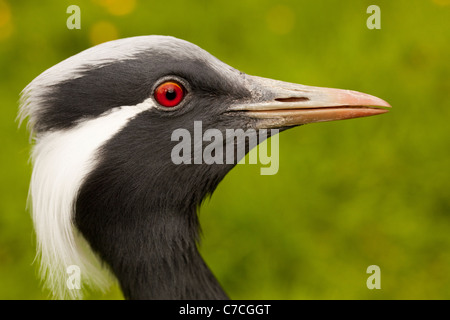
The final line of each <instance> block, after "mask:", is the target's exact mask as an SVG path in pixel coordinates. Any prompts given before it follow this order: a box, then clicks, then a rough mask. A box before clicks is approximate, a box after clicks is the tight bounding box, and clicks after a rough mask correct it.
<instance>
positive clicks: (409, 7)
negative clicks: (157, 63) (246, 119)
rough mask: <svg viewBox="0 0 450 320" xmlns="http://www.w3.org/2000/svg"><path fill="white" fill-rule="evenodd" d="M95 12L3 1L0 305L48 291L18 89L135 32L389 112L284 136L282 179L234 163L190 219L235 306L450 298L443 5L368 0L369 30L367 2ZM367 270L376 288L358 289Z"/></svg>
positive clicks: (449, 73)
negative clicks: (74, 25) (341, 91)
mask: <svg viewBox="0 0 450 320" xmlns="http://www.w3.org/2000/svg"><path fill="white" fill-rule="evenodd" d="M107 3H110V6H111V5H112V4H114V3H115V1H109V2H108V1H101V0H97V1H86V0H85V1H76V3H75V2H73V3H72V2H70V1H58V2H56V1H27V2H25V1H5V0H0V70H1V76H0V92H1V94H0V106H1V115H2V116H1V117H0V130H1V139H2V140H1V141H2V152H1V156H0V168H1V176H0V177H1V183H0V188H1V189H0V299H46V298H47V296H48V293H47V292H45V291H42V290H41V289H40V286H39V282H38V280H37V277H36V270H37V265H36V263H33V260H34V254H35V241H34V234H33V228H32V222H31V218H30V214H29V213H28V212H27V211H26V208H25V206H26V198H27V188H28V183H29V179H30V175H31V168H30V165H29V163H28V156H29V150H30V146H29V144H28V134H27V132H26V129H25V126H22V127H21V128H20V129H17V126H18V123H17V122H16V121H15V118H16V114H17V106H18V103H17V101H18V96H19V93H20V91H21V90H22V89H23V88H24V87H25V86H26V84H27V83H29V82H30V81H31V80H32V79H33V78H34V77H36V76H37V75H38V74H39V73H41V72H42V71H44V70H45V69H47V68H49V67H51V66H52V65H54V64H56V63H57V62H59V61H61V60H63V59H65V58H67V57H68V56H71V55H73V54H75V53H77V52H79V51H82V50H84V49H86V48H88V47H90V46H92V45H93V44H94V43H95V42H98V41H103V40H108V38H111V37H112V38H113V37H121V38H122V37H130V36H136V35H146V34H163V35H173V36H176V37H179V38H183V39H185V40H188V41H191V42H193V43H195V44H197V45H199V46H200V47H202V48H204V49H206V50H207V51H209V52H211V53H212V54H214V55H215V56H217V57H218V58H219V59H221V60H223V61H224V62H226V63H228V64H230V65H232V66H234V67H236V68H238V69H240V70H242V71H244V72H246V73H249V74H254V75H259V76H264V77H270V78H275V79H280V80H285V81H289V82H296V83H302V84H308V85H316V86H324V87H336V88H346V89H353V90H357V91H362V92H366V93H369V94H373V95H376V96H378V97H381V98H383V99H384V100H386V101H388V102H389V103H390V104H391V105H392V106H393V109H392V111H391V112H389V113H387V114H385V115H381V116H376V117H372V118H364V119H355V120H348V121H338V122H332V123H322V124H313V125H307V126H303V127H300V128H295V129H291V130H288V131H286V132H283V133H281V135H280V170H279V172H278V174H276V175H274V176H261V175H260V174H259V168H260V167H259V165H238V166H237V167H236V168H235V169H234V170H233V171H232V172H231V173H230V174H229V175H228V176H227V177H226V178H225V180H224V181H223V182H222V183H221V184H220V186H219V187H218V189H217V190H216V192H215V194H214V195H213V196H212V198H211V199H210V200H208V201H206V203H205V205H204V206H203V207H202V210H201V212H200V218H201V221H202V229H203V241H202V244H201V251H202V254H203V256H204V257H205V260H206V261H207V262H208V264H209V265H210V267H211V268H212V269H213V271H214V273H215V274H216V276H217V277H218V279H220V281H221V283H222V284H223V286H224V287H225V289H226V291H227V292H228V293H229V295H230V296H231V297H232V298H236V299H253V298H255V299H259V298H262V299H449V298H450V272H449V270H450V250H449V249H450V232H449V230H450V194H449V193H450V191H449V190H450V171H449V165H450V134H449V129H448V128H449V126H448V122H449V119H450V63H449V57H450V42H449V39H450V28H449V27H448V26H449V25H448V21H450V3H449V1H448V0H434V1H430V0H427V1H415V2H414V4H413V3H412V2H410V1H386V0H379V1H377V2H376V4H377V5H378V6H379V7H380V8H381V29H380V30H369V29H368V28H367V27H366V19H367V18H368V17H369V14H367V13H366V9H367V7H368V6H369V5H371V4H373V3H372V2H369V1H356V2H344V1H334V0H323V1H294V0H285V1H283V2H280V3H275V2H274V1H267V0H263V1H256V0H244V1H234V2H231V1H206V0H197V1H181V0H172V1H171V2H170V3H167V2H164V1H137V2H135V1H131V2H127V4H126V5H125V7H123V8H120V7H119V8H118V9H117V8H116V9H117V10H118V11H117V10H114V8H111V7H108V6H106V4H107ZM111 3H112V4H111ZM133 3H134V4H135V6H133ZM70 4H77V5H79V6H80V8H81V19H82V20H81V29H80V30H69V29H68V28H67V27H66V20H67V18H68V16H69V15H68V14H67V13H66V8H67V7H68V6H69V5H70ZM127 5H128V7H127ZM120 10H122V11H120ZM128 11H129V12H128ZM124 12H125V14H123V13H124ZM118 13H119V15H117V14H118ZM373 264H375V265H378V266H380V268H381V289H380V290H375V289H374V290H369V289H367V287H366V279H367V277H368V276H369V275H368V274H366V268H367V267H368V266H369V265H373ZM90 298H96V299H97V298H98V299H106V298H114V299H120V298H121V294H120V292H119V290H118V289H117V288H113V289H112V290H111V291H110V292H109V293H108V294H107V295H101V294H97V293H94V294H92V295H91V296H90Z"/></svg>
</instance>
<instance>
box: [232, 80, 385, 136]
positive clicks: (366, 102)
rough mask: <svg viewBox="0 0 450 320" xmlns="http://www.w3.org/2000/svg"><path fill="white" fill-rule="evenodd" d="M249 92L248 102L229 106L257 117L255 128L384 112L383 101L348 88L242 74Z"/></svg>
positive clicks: (233, 109)
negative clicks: (324, 86) (302, 83)
mask: <svg viewBox="0 0 450 320" xmlns="http://www.w3.org/2000/svg"><path fill="white" fill-rule="evenodd" d="M245 81H246V87H247V88H248V90H249V91H250V92H251V93H252V98H251V99H250V100H249V101H245V102H242V101H241V102H240V103H237V104H234V105H232V106H231V109H230V110H231V111H241V112H245V113H246V115H247V116H249V117H251V118H254V119H256V120H257V122H256V127H257V128H258V129H262V128H283V127H290V126H297V125H302V124H307V123H313V122H325V121H334V120H343V119H352V118H360V117H367V116H373V115H377V114H382V113H386V112H388V111H389V110H388V109H389V108H390V107H391V106H390V105H389V104H388V103H387V102H386V101H384V100H382V99H380V98H377V97H374V96H371V95H369V94H366V93H361V92H357V91H351V90H342V89H332V88H321V87H311V86H305V85H300V84H293V83H287V82H283V81H277V80H272V79H266V78H261V77H255V76H246V79H245Z"/></svg>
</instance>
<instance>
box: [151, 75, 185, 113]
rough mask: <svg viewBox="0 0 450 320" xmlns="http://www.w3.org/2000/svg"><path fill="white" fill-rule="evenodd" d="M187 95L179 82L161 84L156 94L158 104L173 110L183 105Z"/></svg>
mask: <svg viewBox="0 0 450 320" xmlns="http://www.w3.org/2000/svg"><path fill="white" fill-rule="evenodd" d="M184 95H185V90H184V88H183V86H182V85H181V84H179V83H177V82H172V81H167V82H164V83H162V84H160V85H159V86H158V87H157V88H156V90H155V92H154V97H155V100H156V102H158V103H159V104H160V105H161V106H163V107H166V108H172V107H175V106H177V105H179V104H180V103H181V101H182V100H183V98H184Z"/></svg>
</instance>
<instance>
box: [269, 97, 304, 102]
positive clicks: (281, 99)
mask: <svg viewBox="0 0 450 320" xmlns="http://www.w3.org/2000/svg"><path fill="white" fill-rule="evenodd" d="M275 101H279V102H300V101H309V98H307V97H290V98H277V99H275Z"/></svg>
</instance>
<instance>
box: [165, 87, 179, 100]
mask: <svg viewBox="0 0 450 320" xmlns="http://www.w3.org/2000/svg"><path fill="white" fill-rule="evenodd" d="M176 97H177V93H176V92H175V90H173V89H169V90H167V91H166V98H167V99H168V100H173V99H175V98H176Z"/></svg>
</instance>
